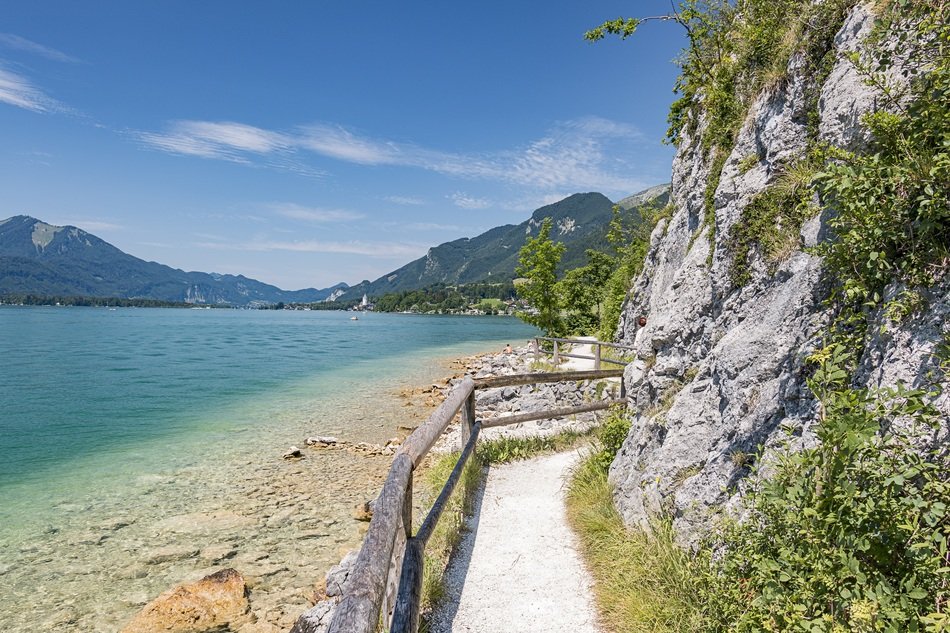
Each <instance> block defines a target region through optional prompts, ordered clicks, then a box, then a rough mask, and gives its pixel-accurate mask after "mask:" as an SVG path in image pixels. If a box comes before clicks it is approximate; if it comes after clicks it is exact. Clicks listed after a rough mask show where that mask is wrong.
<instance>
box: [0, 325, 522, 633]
mask: <svg viewBox="0 0 950 633" xmlns="http://www.w3.org/2000/svg"><path fill="white" fill-rule="evenodd" d="M351 316H352V314H351V313H343V312H321V311H309V312H304V311H253V310H217V309H215V310H205V309H201V310H198V309H195V310H188V309H137V308H118V309H106V308H67V307H16V306H0V359H2V363H3V365H2V368H0V596H2V603H0V630H4V631H34V630H39V629H43V630H51V631H60V630H61V631H115V630H117V629H118V628H120V627H121V625H122V623H123V622H124V621H125V620H127V619H128V617H130V616H131V614H133V613H134V612H135V611H137V610H138V609H139V608H140V607H141V605H142V604H143V603H144V602H145V601H147V600H150V599H151V598H153V597H155V595H157V593H160V592H161V591H162V590H164V589H166V588H167V587H169V586H171V585H173V584H175V583H177V582H180V581H181V580H183V579H192V578H196V577H200V576H201V575H203V574H204V573H205V572H208V571H213V570H215V569H219V568H221V567H222V566H229V565H230V566H234V567H235V568H237V569H238V570H239V571H241V572H242V573H244V574H245V575H248V576H250V577H252V578H253V579H254V582H255V583H256V584H255V587H254V589H253V591H254V593H255V594H258V595H259V596H260V597H261V601H260V603H261V604H264V603H266V602H267V600H268V599H269V600H270V603H272V605H273V606H272V608H273V609H276V610H278V611H279V613H274V614H270V615H269V616H268V620H269V621H270V620H273V621H274V622H277V623H279V624H280V625H282V624H283V623H285V622H286V621H289V620H290V619H292V617H293V616H294V615H295V614H296V613H298V612H299V611H300V610H302V609H303V608H305V607H306V602H307V598H308V596H307V595H306V591H305V590H304V589H301V587H306V586H308V585H311V584H312V582H313V581H316V580H317V579H318V578H319V577H321V576H322V574H323V572H325V570H326V567H327V566H328V565H330V564H332V563H333V562H335V561H336V560H337V559H338V558H339V556H340V554H341V552H342V551H344V550H346V549H348V548H351V547H353V546H355V545H356V544H357V543H358V542H359V538H360V536H361V533H362V529H363V527H364V524H358V523H356V522H355V521H353V520H352V519H350V517H349V515H350V513H351V511H352V507H353V505H354V504H355V503H359V502H361V501H363V500H366V499H369V498H371V497H372V496H373V495H374V494H375V491H376V489H377V488H378V486H379V482H380V481H381V477H382V476H383V474H384V473H385V470H386V468H387V467H388V463H389V459H388V458H379V457H377V458H368V457H362V456H356V455H351V454H349V453H346V452H344V451H334V452H328V453H327V454H320V455H316V454H312V453H309V452H308V458H307V459H304V460H301V461H300V462H287V461H284V460H282V459H280V455H281V454H282V453H283V452H284V451H285V450H286V449H287V447H288V446H290V445H293V444H295V445H300V446H302V445H303V441H304V439H305V438H306V437H307V436H310V435H334V436H338V437H340V438H342V439H346V440H349V441H354V442H357V441H366V442H371V443H383V442H385V440H386V439H387V438H389V437H392V436H393V435H395V434H396V433H395V429H396V426H397V425H400V424H409V423H418V422H419V421H420V420H418V419H416V420H407V419H404V418H406V417H411V416H412V415H413V414H414V413H415V412H414V410H413V409H412V408H407V407H406V404H407V403H406V402H405V401H403V400H401V399H400V398H399V397H398V396H397V394H396V392H397V391H398V390H399V389H400V388H402V387H406V386H411V385H414V384H427V383H428V382H431V381H432V380H434V379H436V378H437V377H440V376H445V375H447V374H448V373H449V372H448V370H447V368H446V367H447V366H446V362H445V361H446V360H448V359H450V358H455V357H460V356H465V355H470V354H473V353H476V352H483V351H491V350H497V351H500V350H501V348H502V347H504V345H505V344H506V343H511V344H513V345H518V344H523V343H524V342H525V341H526V340H527V339H528V338H530V337H532V336H534V335H535V334H536V330H535V329H534V328H531V327H529V326H527V325H525V324H523V323H521V322H520V321H518V320H517V319H514V318H508V317H456V316H444V317H443V316H421V315H402V314H377V313H365V314H361V315H360V317H359V320H356V321H354V320H351V319H350V317H351ZM416 415H418V414H417V413H416ZM271 615H272V616H273V617H271Z"/></svg>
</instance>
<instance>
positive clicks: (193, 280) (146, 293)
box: [0, 215, 348, 306]
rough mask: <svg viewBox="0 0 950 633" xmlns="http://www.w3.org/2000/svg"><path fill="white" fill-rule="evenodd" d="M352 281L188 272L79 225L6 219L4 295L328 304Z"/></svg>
mask: <svg viewBox="0 0 950 633" xmlns="http://www.w3.org/2000/svg"><path fill="white" fill-rule="evenodd" d="M347 288H348V286H347V285H346V284H344V283H340V284H337V285H335V286H333V287H331V288H325V289H322V290H317V289H315V288H307V289H305V290H294V291H287V290H281V289H280V288H278V287H276V286H271V285H270V284H265V283H263V282H260V281H257V280H255V279H249V278H247V277H244V276H243V275H219V274H216V273H201V272H185V271H183V270H178V269H175V268H171V267H169V266H165V265H163V264H158V263H156V262H147V261H144V260H142V259H139V258H137V257H133V256H132V255H128V254H126V253H123V252H122V251H120V250H119V249H118V248H116V247H115V246H112V245H111V244H109V243H108V242H105V241H104V240H101V239H99V238H98V237H96V236H95V235H93V234H91V233H87V232H86V231H83V230H82V229H78V228H76V227H74V226H53V225H51V224H46V223H45V222H42V221H40V220H37V219H36V218H32V217H30V216H27V215H17V216H14V217H12V218H7V219H6V220H0V294H12V293H20V294H22V293H29V294H36V295H46V296H77V295H78V296H88V297H123V298H134V299H157V300H160V301H182V302H186V303H196V304H215V305H218V304H220V305H234V306H247V305H256V304H262V303H277V302H280V301H283V302H285V303H289V302H291V301H298V302H312V301H323V300H325V299H326V298H327V297H329V296H331V294H333V293H334V292H336V291H339V290H345V289H347Z"/></svg>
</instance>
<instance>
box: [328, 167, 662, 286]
mask: <svg viewBox="0 0 950 633" xmlns="http://www.w3.org/2000/svg"><path fill="white" fill-rule="evenodd" d="M638 196H639V198H638ZM668 197H669V185H659V186H657V187H651V188H650V189H648V190H646V191H644V192H641V193H640V194H635V195H634V196H631V197H629V198H625V200H628V201H633V203H631V204H630V206H629V207H626V208H627V209H628V210H629V209H631V208H634V207H637V206H640V205H642V204H644V203H646V202H648V201H652V200H657V202H658V203H659V204H665V203H666V201H667V199H668ZM613 206H614V203H613V202H611V201H610V200H609V199H608V198H607V197H605V196H604V195H602V194H600V193H576V194H574V195H572V196H569V197H567V198H565V199H563V200H561V201H560V202H555V203H554V204H549V205H547V206H544V207H541V208H540V209H537V210H536V211H535V212H534V213H533V214H531V217H530V218H529V219H527V220H525V221H524V222H522V223H521V224H506V225H504V226H497V227H495V228H493V229H489V230H488V231H486V232H484V233H482V234H481V235H478V236H476V237H473V238H467V237H464V238H461V239H458V240H455V241H452V242H446V243H444V244H440V245H439V246H435V247H433V248H430V249H429V252H428V253H426V255H425V256H424V257H420V258H419V259H417V260H415V261H412V262H409V263H408V264H406V265H405V266H403V267H402V268H398V269H396V270H394V271H392V272H391V273H389V274H387V275H383V276H382V277H380V278H379V279H377V280H376V281H373V282H370V281H363V282H362V283H360V284H357V285H355V286H352V287H351V288H350V289H349V290H347V291H346V292H345V293H344V294H343V296H342V299H344V300H346V299H354V298H357V297H360V296H362V295H363V294H364V293H366V294H369V295H373V296H379V295H382V294H385V293H387V292H398V291H401V290H417V289H420V288H425V287H426V286H431V285H433V284H437V283H447V284H459V283H473V282H477V281H491V280H498V281H510V280H511V279H513V278H514V276H515V267H516V266H517V265H518V251H519V250H521V247H522V246H524V243H525V241H526V239H527V238H528V237H530V236H532V235H536V234H537V229H538V227H540V226H541V222H542V221H543V220H544V219H545V218H551V219H553V221H554V229H553V230H552V232H551V233H552V238H553V239H554V240H555V241H558V242H562V243H563V244H564V245H565V246H566V247H567V250H566V251H565V253H564V257H563V258H562V259H561V270H568V269H571V268H576V267H578V266H583V265H584V264H585V263H586V257H585V255H584V251H585V250H586V249H588V248H599V249H603V248H606V246H607V243H606V237H605V236H606V231H607V225H608V223H609V222H610V219H611V217H613Z"/></svg>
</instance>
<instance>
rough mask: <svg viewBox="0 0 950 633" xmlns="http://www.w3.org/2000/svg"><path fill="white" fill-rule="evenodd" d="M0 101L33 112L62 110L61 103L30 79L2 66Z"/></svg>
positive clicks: (0, 70) (0, 72) (0, 69)
mask: <svg viewBox="0 0 950 633" xmlns="http://www.w3.org/2000/svg"><path fill="white" fill-rule="evenodd" d="M0 101H2V102H4V103H7V104H9V105H12V106H16V107H18V108H23V109H24V110H32V111H33V112H54V111H58V110H62V107H61V106H60V105H59V103H58V102H57V101H56V100H55V99H53V98H52V97H49V96H47V95H46V93H44V92H43V91H42V90H40V89H39V88H37V87H36V86H34V85H33V84H32V83H31V82H30V80H29V79H27V78H26V77H24V76H22V75H19V74H17V73H15V72H13V71H10V70H5V69H4V68H0Z"/></svg>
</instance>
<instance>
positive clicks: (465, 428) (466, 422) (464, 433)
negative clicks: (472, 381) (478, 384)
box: [459, 389, 475, 450]
mask: <svg viewBox="0 0 950 633" xmlns="http://www.w3.org/2000/svg"><path fill="white" fill-rule="evenodd" d="M460 413H461V423H460V424H459V437H460V438H461V443H460V444H459V450H462V449H463V448H465V445H466V444H468V438H470V437H472V427H473V426H475V390H474V389H472V392H471V393H470V394H468V398H466V399H465V404H463V405H462V411H461V412H460Z"/></svg>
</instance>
